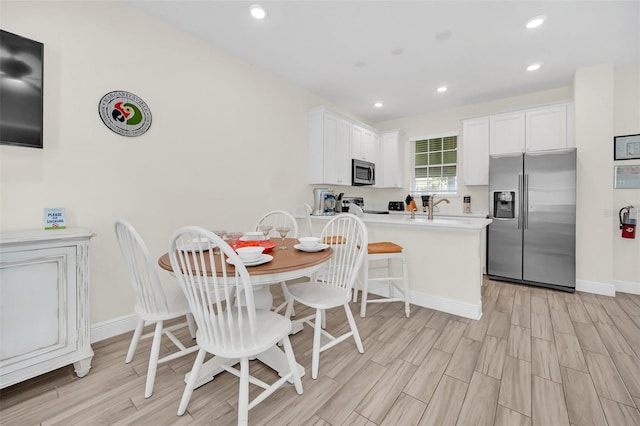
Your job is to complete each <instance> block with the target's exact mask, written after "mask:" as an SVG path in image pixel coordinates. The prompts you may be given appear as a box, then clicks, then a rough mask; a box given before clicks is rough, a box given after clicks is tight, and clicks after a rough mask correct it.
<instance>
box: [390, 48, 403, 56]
mask: <svg viewBox="0 0 640 426" xmlns="http://www.w3.org/2000/svg"><path fill="white" fill-rule="evenodd" d="M403 53H404V49H403V48H401V47H398V48H396V49H393V50H391V54H392V55H396V56H397V55H402V54H403Z"/></svg>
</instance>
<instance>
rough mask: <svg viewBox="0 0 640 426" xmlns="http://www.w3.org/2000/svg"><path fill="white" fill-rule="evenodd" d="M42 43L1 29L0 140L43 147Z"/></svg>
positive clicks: (6, 142) (8, 143)
mask: <svg viewBox="0 0 640 426" xmlns="http://www.w3.org/2000/svg"><path fill="white" fill-rule="evenodd" d="M43 53H44V45H43V44H42V43H40V42H37V41H34V40H30V39H28V38H24V37H21V36H19V35H16V34H13V33H10V32H7V31H3V30H0V143H1V144H6V145H17V146H26V147H31V148H42V142H43V141H42V116H43V111H42V110H43V107H42V105H43V99H42V97H43V91H42V84H43V69H44V66H43V62H44V61H43V59H44V58H43Z"/></svg>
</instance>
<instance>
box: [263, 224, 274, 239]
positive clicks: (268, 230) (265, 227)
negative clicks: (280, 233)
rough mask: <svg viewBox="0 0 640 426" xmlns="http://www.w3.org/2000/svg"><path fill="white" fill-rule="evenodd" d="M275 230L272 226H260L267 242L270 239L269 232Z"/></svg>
mask: <svg viewBox="0 0 640 426" xmlns="http://www.w3.org/2000/svg"><path fill="white" fill-rule="evenodd" d="M272 229H273V226H271V225H260V230H261V231H262V233H263V234H264V239H265V241H266V240H268V239H269V232H271V230H272Z"/></svg>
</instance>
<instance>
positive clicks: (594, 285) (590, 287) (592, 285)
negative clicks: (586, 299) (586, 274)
mask: <svg viewBox="0 0 640 426" xmlns="http://www.w3.org/2000/svg"><path fill="white" fill-rule="evenodd" d="M576 290H578V291H584V292H585V293H595V294H602V295H604V296H615V295H616V286H615V285H613V284H607V283H599V282H596V281H586V280H576Z"/></svg>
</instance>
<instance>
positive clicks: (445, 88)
mask: <svg viewBox="0 0 640 426" xmlns="http://www.w3.org/2000/svg"><path fill="white" fill-rule="evenodd" d="M437 90H438V92H439V93H444V92H446V91H447V86H440V87H438V89H437Z"/></svg>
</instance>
